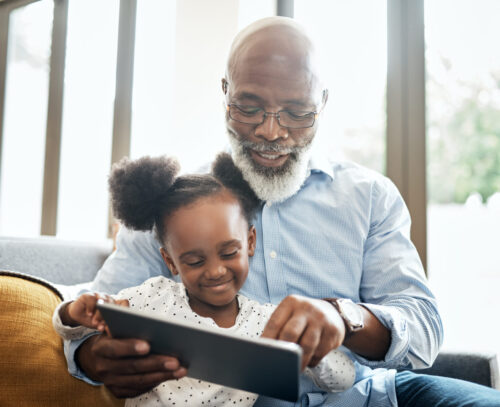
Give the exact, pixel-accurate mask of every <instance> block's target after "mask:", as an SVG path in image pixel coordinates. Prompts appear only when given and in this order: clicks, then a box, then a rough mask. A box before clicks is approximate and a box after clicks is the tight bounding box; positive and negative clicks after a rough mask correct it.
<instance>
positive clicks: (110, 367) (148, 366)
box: [107, 355, 181, 375]
mask: <svg viewBox="0 0 500 407" xmlns="http://www.w3.org/2000/svg"><path fill="white" fill-rule="evenodd" d="M180 367H181V365H180V363H179V361H178V360H177V359H176V358H174V357H171V356H165V355H148V356H146V357H140V358H128V359H114V360H109V361H107V371H108V375H109V374H118V375H135V374H143V373H153V372H169V371H170V372H173V371H176V370H177V369H179V368H180Z"/></svg>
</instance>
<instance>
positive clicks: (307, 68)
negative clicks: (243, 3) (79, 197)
mask: <svg viewBox="0 0 500 407" xmlns="http://www.w3.org/2000/svg"><path fill="white" fill-rule="evenodd" d="M269 67H273V68H274V70H276V71H280V72H282V73H283V74H284V75H286V74H290V79H292V76H293V80H296V79H297V78H298V76H300V79H301V80H302V81H305V83H306V84H307V85H308V86H309V87H311V90H313V89H312V88H314V91H317V90H322V89H321V87H322V84H321V78H320V75H319V69H318V64H317V61H316V57H315V48H314V44H313V42H312V41H311V39H310V38H309V36H308V35H307V33H306V32H305V30H304V28H303V27H302V26H301V25H300V24H299V23H297V22H296V21H295V20H293V19H290V18H287V17H268V18H264V19H261V20H258V21H256V22H254V23H252V24H250V25H248V26H247V27H246V28H244V29H243V30H242V31H240V32H239V33H238V35H237V36H236V37H235V38H234V41H233V43H232V45H231V49H230V52H229V56H228V62H227V66H226V79H227V81H228V82H229V83H230V84H231V82H232V80H233V78H234V77H235V76H237V75H238V74H239V73H240V72H242V71H243V70H244V69H250V70H251V71H253V70H256V69H261V70H262V69H264V70H266V69H268V68H269Z"/></svg>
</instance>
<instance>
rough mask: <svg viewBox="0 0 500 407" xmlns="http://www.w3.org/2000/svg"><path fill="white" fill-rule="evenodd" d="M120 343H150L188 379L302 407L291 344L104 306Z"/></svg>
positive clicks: (297, 349)
mask: <svg viewBox="0 0 500 407" xmlns="http://www.w3.org/2000/svg"><path fill="white" fill-rule="evenodd" d="M98 308H99V310H100V311H101V313H102V315H103V317H104V319H105V320H106V323H107V324H108V326H109V329H110V331H111V333H112V335H113V337H115V338H139V339H144V340H146V341H148V342H149V343H150V345H151V350H152V352H153V353H159V354H165V355H172V356H176V357H177V358H179V360H180V362H181V364H182V365H183V366H186V367H187V368H188V376H189V377H194V378H197V379H201V380H206V381H208V382H212V383H217V384H221V385H224V386H228V387H234V388H237V389H241V390H246V391H250V392H252V393H258V394H262V395H266V396H269V397H275V398H280V399H283V400H288V401H297V399H298V395H299V373H300V361H301V356H302V350H301V348H300V346H298V345H297V344H294V343H290V342H284V341H276V340H270V339H264V338H258V339H249V338H244V337H241V336H237V335H234V334H229V333H225V332H217V331H214V330H210V329H209V328H205V327H203V328H202V327H197V326H194V325H191V324H187V323H181V322H177V321H175V322H173V321H168V320H167V319H165V318H161V317H156V316H150V315H148V314H147V313H145V312H144V311H137V310H132V309H130V308H125V307H120V306H117V305H114V304H106V303H100V304H98Z"/></svg>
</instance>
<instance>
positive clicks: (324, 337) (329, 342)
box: [308, 331, 339, 367]
mask: <svg viewBox="0 0 500 407" xmlns="http://www.w3.org/2000/svg"><path fill="white" fill-rule="evenodd" d="M338 342H339V341H338V339H337V338H336V337H335V334H332V333H327V332H325V331H323V332H322V334H321V338H320V341H319V344H318V346H317V347H316V350H315V352H314V354H313V356H312V357H311V360H310V361H309V363H308V366H311V367H313V366H316V365H317V364H318V363H319V362H320V361H321V359H323V358H324V357H325V355H326V354H327V353H328V352H330V351H331V350H332V349H334V348H335V346H334V344H335V343H338Z"/></svg>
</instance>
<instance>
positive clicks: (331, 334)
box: [262, 295, 345, 369]
mask: <svg viewBox="0 0 500 407" xmlns="http://www.w3.org/2000/svg"><path fill="white" fill-rule="evenodd" d="M262 336H263V337H266V338H272V339H281V340H284V341H288V342H295V343H297V344H299V345H300V346H301V347H302V349H303V353H302V369H305V367H306V366H316V365H317V364H318V363H319V362H320V361H321V359H322V358H323V357H324V356H325V355H326V354H327V353H328V352H330V351H331V350H332V349H336V348H338V347H339V346H340V345H342V342H343V341H344V337H345V325H344V321H343V320H342V318H341V317H340V315H339V313H338V312H337V310H336V309H335V308H334V307H333V306H332V305H331V304H329V303H328V302H326V301H323V300H317V299H312V298H307V297H302V296H300V295H290V296H288V297H286V298H285V299H284V300H283V301H282V302H281V303H280V304H279V305H278V307H277V308H276V310H275V311H274V313H273V314H272V315H271V318H270V319H269V321H268V323H267V325H266V327H265V329H264V332H263V333H262Z"/></svg>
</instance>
